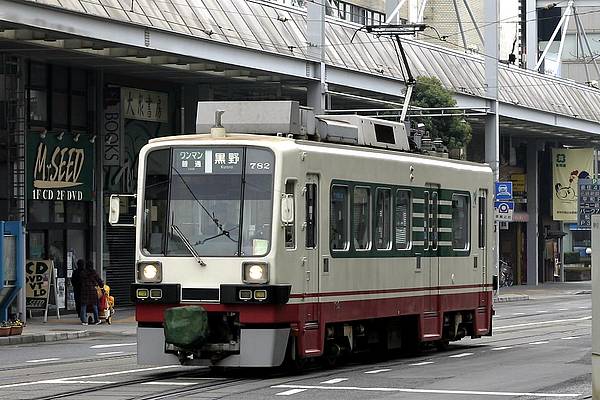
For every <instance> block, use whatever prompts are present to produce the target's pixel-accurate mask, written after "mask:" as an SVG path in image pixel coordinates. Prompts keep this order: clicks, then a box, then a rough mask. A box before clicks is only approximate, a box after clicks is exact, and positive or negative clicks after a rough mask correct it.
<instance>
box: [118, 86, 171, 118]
mask: <svg viewBox="0 0 600 400" xmlns="http://www.w3.org/2000/svg"><path fill="white" fill-rule="evenodd" d="M121 99H122V101H123V117H125V118H128V119H139V120H142V121H153V122H168V114H167V110H168V104H169V95H168V94H167V93H162V92H153V91H150V90H142V89H134V88H126V87H124V88H121Z"/></svg>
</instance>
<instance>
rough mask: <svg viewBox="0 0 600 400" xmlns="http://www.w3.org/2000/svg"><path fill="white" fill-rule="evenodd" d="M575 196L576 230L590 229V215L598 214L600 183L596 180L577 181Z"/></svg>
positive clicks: (599, 207)
mask: <svg viewBox="0 0 600 400" xmlns="http://www.w3.org/2000/svg"><path fill="white" fill-rule="evenodd" d="M578 183H579V196H577V202H578V204H577V206H578V207H577V228H578V229H587V230H589V229H591V228H592V215H594V214H600V181H598V180H597V179H579V182H578Z"/></svg>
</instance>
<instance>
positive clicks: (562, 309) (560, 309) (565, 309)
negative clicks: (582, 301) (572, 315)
mask: <svg viewBox="0 0 600 400" xmlns="http://www.w3.org/2000/svg"><path fill="white" fill-rule="evenodd" d="M556 311H569V309H568V308H559V309H558V310H556Z"/></svg>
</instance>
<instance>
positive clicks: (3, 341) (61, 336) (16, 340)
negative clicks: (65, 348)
mask: <svg viewBox="0 0 600 400" xmlns="http://www.w3.org/2000/svg"><path fill="white" fill-rule="evenodd" d="M88 336H90V333H89V332H88V331H76V332H56V333H32V334H22V335H15V336H5V337H0V346H6V345H11V344H27V343H40V342H56V341H58V340H70V339H77V338H82V337H88Z"/></svg>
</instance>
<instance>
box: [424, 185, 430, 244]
mask: <svg viewBox="0 0 600 400" xmlns="http://www.w3.org/2000/svg"><path fill="white" fill-rule="evenodd" d="M429 207H430V204H429V192H427V191H426V192H425V193H424V194H423V228H424V229H423V248H424V249H425V250H428V249H429Z"/></svg>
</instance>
